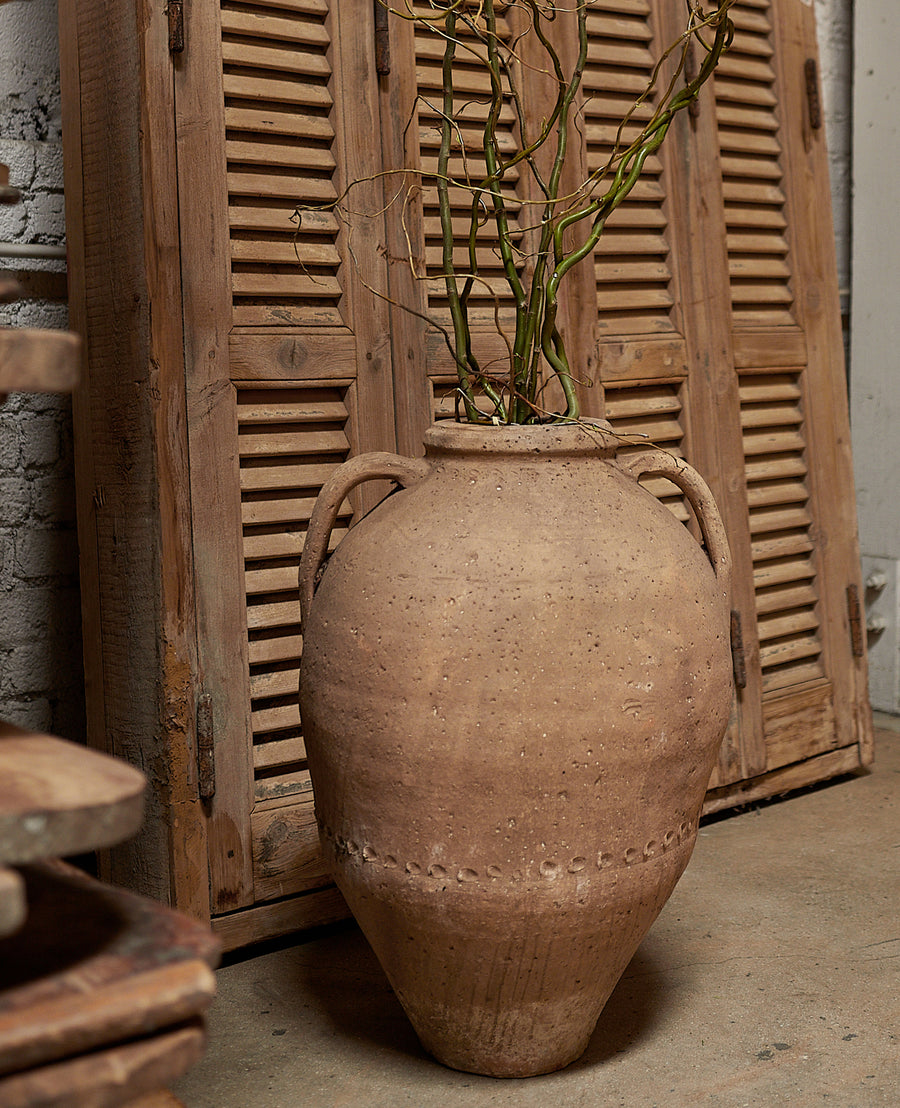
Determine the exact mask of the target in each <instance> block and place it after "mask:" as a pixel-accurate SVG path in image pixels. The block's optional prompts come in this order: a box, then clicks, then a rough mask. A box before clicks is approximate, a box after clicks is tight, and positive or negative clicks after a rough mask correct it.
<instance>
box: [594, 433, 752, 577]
mask: <svg viewBox="0 0 900 1108" xmlns="http://www.w3.org/2000/svg"><path fill="white" fill-rule="evenodd" d="M616 463H617V465H618V466H619V469H621V470H623V471H624V472H625V473H627V474H628V475H629V476H630V477H633V478H634V479H635V481H638V480H640V478H641V477H667V478H668V479H669V480H670V481H671V482H672V483H673V484H675V485H677V486H678V487H679V488H680V489H681V491H682V492H683V493H684V495H685V496H686V497H687V499H688V501H689V503H690V505H691V507H692V508H693V509H694V513H695V515H696V516H697V522H698V523H699V524H700V531H701V533H702V535H703V541H704V542H705V543H706V552H707V555H708V556H709V560H710V562H711V563H712V567H713V570H714V572H715V575H716V580H717V581H718V582H719V584H720V585H721V586H722V590H723V592H724V593H725V594H726V595H728V594H729V593H730V591H731V551H730V549H729V547H728V537H727V535H726V534H725V524H724V523H723V522H722V517H721V515H720V514H719V509H718V508H717V507H716V502H715V500H714V499H713V494H712V493H711V492H710V491H709V486H708V485H707V483H706V482H705V481H704V480H703V478H702V477H701V476H700V474H699V473H698V472H697V471H696V469H694V468H693V467H692V466H690V465H688V463H687V462H686V461H685V460H684V459H683V458H676V457H675V455H674V454H668V453H666V451H665V450H642V451H641V452H640V453H638V454H632V455H630V456H628V457H625V458H617V459H616Z"/></svg>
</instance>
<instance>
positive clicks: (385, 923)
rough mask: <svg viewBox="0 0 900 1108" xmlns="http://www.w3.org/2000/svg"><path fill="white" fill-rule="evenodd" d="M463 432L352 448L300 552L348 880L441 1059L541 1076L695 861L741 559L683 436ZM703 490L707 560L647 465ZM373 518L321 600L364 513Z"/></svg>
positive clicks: (318, 733) (697, 493)
mask: <svg viewBox="0 0 900 1108" xmlns="http://www.w3.org/2000/svg"><path fill="white" fill-rule="evenodd" d="M604 427H608V425H605V424H603V425H598V426H597V428H595V429H592V430H586V429H585V428H583V427H581V426H576V425H567V426H539V427H490V428H486V427H474V426H469V425H457V424H439V425H436V426H434V427H432V428H431V429H430V430H429V431H428V432H427V435H426V439H425V446H426V458H425V459H424V460H417V461H414V460H404V459H401V458H397V457H395V456H393V455H389V454H367V455H362V456H360V457H357V458H354V459H352V460H351V461H349V462H347V463H346V464H345V465H344V466H342V467H341V468H340V469H338V470H337V472H336V473H335V474H334V476H333V477H332V479H331V480H330V481H329V482H328V484H327V486H326V487H325V489H324V490H323V491H322V494H321V496H320V498H319V501H318V503H317V505H316V510H315V512H314V514H313V519H312V521H311V524H310V528H309V533H308V537H307V545H306V548H305V550H304V554H303V563H302V566H301V607H302V613H303V629H304V630H303V658H302V663H301V678H300V681H301V692H300V704H301V713H302V717H303V726H304V733H305V736H306V744H307V749H308V754H309V766H310V771H311V774H312V778H313V784H314V788H315V796H316V815H317V818H318V821H319V829H320V836H321V840H322V845H323V849H324V851H325V855H326V857H327V858H328V860H329V862H330V864H331V866H332V868H333V873H334V878H335V881H336V883H337V885H338V887H339V888H340V890H341V891H342V893H343V894H344V896H345V897H346V899H347V902H348V904H349V905H350V908H351V909H352V911H353V913H354V915H355V916H356V919H357V920H358V922H359V924H360V926H361V927H362V930H363V931H364V933H365V935H366V936H367V938H368V940H369V942H370V943H371V945H372V947H373V948H374V950H375V953H376V954H377V956H378V958H379V960H380V961H381V964H382V966H383V967H384V970H385V972H386V974H387V976H388V978H389V979H390V982H391V984H392V986H393V988H394V989H395V991H396V993H397V996H398V997H399V999H400V1001H401V1003H402V1004H403V1006H404V1008H405V1010H406V1012H407V1014H408V1016H409V1018H410V1020H411V1021H412V1023H413V1025H414V1027H415V1029H416V1031H417V1033H418V1035H419V1038H420V1040H421V1042H422V1044H423V1045H424V1046H425V1048H426V1049H427V1050H428V1051H430V1052H431V1053H432V1054H433V1055H434V1056H435V1057H436V1058H438V1059H439V1060H440V1061H442V1062H444V1063H446V1064H447V1065H449V1066H453V1067H454V1068H457V1069H462V1070H469V1071H473V1072H476V1073H483V1074H491V1075H494V1076H508V1077H523V1076H528V1075H531V1074H537V1073H545V1072H549V1071H551V1070H555V1069H559V1068H561V1067H562V1066H565V1065H567V1064H568V1063H569V1062H571V1061H573V1060H574V1059H575V1058H577V1057H578V1055H579V1054H581V1052H582V1051H583V1050H584V1048H585V1046H586V1045H587V1041H588V1038H589V1037H590V1035H591V1032H592V1030H593V1028H594V1025H595V1023H596V1021H597V1017H598V1016H599V1014H600V1011H601V1009H602V1008H603V1005H604V1004H605V1002H606V1000H607V998H608V997H609V995H610V993H611V992H612V990H613V988H614V986H615V984H616V982H617V981H618V979H619V977H620V975H621V974H622V972H623V970H624V969H625V967H626V966H627V964H628V962H629V960H630V959H631V957H632V955H633V954H634V952H635V950H636V949H637V946H638V944H639V943H640V941H641V939H642V938H643V936H644V934H645V933H646V931H647V929H648V928H649V926H650V924H651V923H652V922H653V920H654V919H655V918H656V916H657V914H658V913H659V911H660V909H661V908H662V906H663V904H664V903H665V901H666V899H667V898H668V896H669V894H670V893H671V892H672V889H673V888H674V886H675V883H676V881H677V880H678V878H679V877H680V876H681V873H682V872H683V870H684V868H685V866H686V864H687V862H688V858H689V857H690V854H691V850H692V849H693V846H694V841H695V839H696V835H697V821H698V817H699V813H700V807H701V803H702V801H703V796H704V792H705V790H706V787H707V783H708V781H709V776H710V773H711V770H712V767H713V763H714V761H715V758H716V753H717V750H718V746H719V743H720V741H721V738H722V734H723V731H724V729H725V725H726V722H727V720H728V716H729V712H730V707H731V655H730V648H729V606H728V592H729V555H728V546H727V542H726V540H725V536H724V530H723V527H722V523H721V520H720V518H719V515H718V512H717V511H716V509H715V505H714V503H713V500H712V497H711V495H710V493H709V490H708V489H707V487H706V485H705V484H704V483H703V481H702V480H701V478H700V477H699V476H698V475H697V474H696V472H695V471H694V470H692V469H691V468H690V467H689V466H688V465H686V463H684V462H683V461H680V460H678V459H676V458H673V457H672V456H670V455H668V454H665V453H663V452H662V451H659V450H648V451H646V452H642V453H641V454H640V455H632V456H629V457H628V458H627V459H623V460H616V457H615V452H616V439H615V438H614V437H613V436H612V435H611V434H610V433H608V431H606V430H604V429H603V428H604ZM644 474H664V475H665V476H667V477H668V478H670V479H671V480H672V481H674V482H675V483H676V484H677V485H679V486H680V487H681V489H682V490H683V491H684V493H685V494H686V496H687V497H688V499H689V500H690V501H691V503H692V504H693V505H694V508H695V511H696V512H697V514H698V518H699V523H700V527H701V530H702V533H703V536H704V539H705V543H706V548H707V551H708V555H709V556H707V554H706V553H704V551H703V549H702V548H701V546H700V545H698V543H697V542H696V541H695V539H694V538H693V537H692V535H691V534H690V533H689V531H688V530H687V528H685V527H684V526H683V525H682V524H680V523H679V522H677V520H676V519H675V518H674V516H673V515H672V514H671V513H670V512H669V511H668V509H667V508H665V507H664V506H662V505H661V504H660V503H659V502H658V501H657V500H655V499H654V497H653V496H651V495H650V493H648V492H647V491H645V490H644V489H643V488H642V487H641V486H640V485H639V484H638V483H637V480H636V478H637V477H639V476H641V475H644ZM384 477H388V478H391V479H393V480H395V481H397V482H399V483H400V484H401V485H404V486H407V487H405V488H404V489H403V490H402V491H399V492H397V493H396V494H395V495H393V496H390V497H388V498H387V499H386V500H385V501H383V502H382V504H381V505H380V506H379V507H378V508H377V509H376V510H375V511H373V512H372V513H370V514H369V515H368V516H366V517H365V518H364V519H363V520H361V521H360V523H359V525H358V526H356V527H355V528H353V529H352V530H351V531H350V532H349V533H348V534H347V535H346V537H345V538H344V539H343V540H342V542H341V543H340V545H339V546H338V548H337V550H336V551H335V553H334V554H333V556H332V558H331V560H330V561H329V562H328V565H327V568H326V569H325V571H324V574H323V576H322V579H321V583H320V584H319V586H318V590H317V591H316V592H315V596H314V595H313V583H314V580H315V578H316V574H317V570H318V569H319V567H320V563H321V561H322V559H323V555H324V552H325V550H326V549H327V544H328V537H329V534H330V531H331V527H332V526H333V523H334V520H335V517H336V514H337V511H338V507H339V506H340V504H341V502H342V501H344V499H345V497H346V495H347V493H348V491H349V490H350V489H351V488H352V487H354V486H355V485H357V484H359V483H360V482H361V481H364V480H368V479H370V478H384Z"/></svg>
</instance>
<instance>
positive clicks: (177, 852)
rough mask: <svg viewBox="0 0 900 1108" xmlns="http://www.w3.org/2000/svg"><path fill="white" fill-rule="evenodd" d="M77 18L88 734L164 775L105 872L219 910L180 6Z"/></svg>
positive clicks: (111, 6)
mask: <svg viewBox="0 0 900 1108" xmlns="http://www.w3.org/2000/svg"><path fill="white" fill-rule="evenodd" d="M59 18H60V35H59V38H60V47H61V50H60V78H61V85H62V93H63V147H64V155H65V158H64V162H65V195H66V208H67V213H66V234H67V245H68V251H69V277H70V286H71V296H70V301H69V309H70V319H71V325H72V327H73V329H74V330H75V331H77V332H78V333H79V334H80V335H82V337H83V339H84V342H85V360H86V368H87V371H86V374H85V380H84V381H83V382H82V385H81V387H80V388H78V389H77V390H76V391H75V394H74V398H73V419H74V431H75V440H76V486H77V508H78V528H79V535H80V540H81V541H80V550H79V554H80V558H79V561H80V568H81V588H82V615H83V634H84V645H85V649H84V658H85V685H86V705H87V722H88V741H89V743H90V744H91V745H93V746H96V747H98V748H100V749H103V750H106V751H107V752H108V753H112V754H116V755H119V756H121V757H124V758H125V759H126V760H128V761H130V762H131V763H133V764H142V765H144V766H145V767H146V769H147V772H148V784H149V787H148V791H147V810H146V817H145V820H144V825H143V827H142V829H141V832H140V834H139V835H138V836H136V837H135V838H134V839H132V840H130V841H129V842H128V843H126V844H124V845H122V846H120V847H117V848H116V849H115V850H114V851H112V852H111V854H110V855H109V856H108V857H104V859H103V860H102V872H103V875H104V876H106V877H108V878H109V879H110V880H114V881H118V882H119V883H122V884H125V883H131V884H132V885H133V886H134V887H136V888H139V889H141V891H143V892H145V893H146V894H147V895H151V896H154V897H156V898H158V899H160V900H164V901H169V902H174V903H177V904H178V905H179V906H180V907H182V908H183V909H184V910H186V911H188V912H190V913H191V914H193V915H195V916H197V917H198V918H203V917H207V918H208V912H209V900H208V883H207V870H208V866H207V858H206V840H205V819H204V813H203V810H202V807H201V805H200V804H199V802H198V798H197V787H196V780H197V775H196V764H195V758H194V751H195V745H196V744H195V713H196V704H197V695H198V693H197V665H196V658H195V644H196V629H195V623H194V600H193V568H192V562H191V557H192V554H191V523H190V499H189V486H190V479H189V475H188V472H187V437H186V430H185V413H184V365H183V335H184V322H183V319H182V313H181V268H180V256H179V228H178V200H177V187H176V166H175V141H174V134H173V129H174V112H173V103H172V97H173V93H172V82H173V72H172V58H171V55H170V54H169V49H168V18H167V15H166V12H165V7H164V6H160V5H159V4H153V3H150V2H149V0H137V2H133V0H110V2H107V0H78V3H67V4H61V5H60V7H59ZM194 45H195V44H194V43H192V48H193V46H194ZM176 828H177V830H176Z"/></svg>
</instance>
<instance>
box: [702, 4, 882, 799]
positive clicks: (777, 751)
mask: <svg viewBox="0 0 900 1108" xmlns="http://www.w3.org/2000/svg"><path fill="white" fill-rule="evenodd" d="M733 19H734V23H735V27H736V35H735V41H734V45H733V47H732V49H731V50H730V51H729V53H728V55H727V56H726V57H725V58H724V59H723V61H722V63H721V66H720V68H719V70H718V71H717V73H716V75H715V79H714V81H715V85H714V97H715V114H716V124H717V133H718V143H719V150H720V158H721V167H722V192H723V201H724V222H725V227H726V250H727V258H728V274H729V299H730V323H731V329H732V335H731V338H732V344H733V350H734V361H735V376H736V384H737V392H738V397H739V406H740V421H741V445H742V452H743V460H744V479H745V490H746V497H747V520H748V526H749V532H750V566H741V567H739V569H740V572H742V573H745V574H747V575H748V576H750V577H751V579H752V582H753V601H754V608H755V613H754V614H755V623H756V627H755V636H752V635H751V640H750V641H751V643H752V640H753V638H754V637H755V638H756V640H757V641H758V654H756V652H755V650H754V651H753V652H752V653H753V657H751V659H750V661H751V664H752V665H753V666H755V665H756V663H757V658H758V665H759V681H760V695H761V698H762V717H763V731H764V739H765V764H764V766H762V767H759V768H760V769H761V770H763V771H764V772H768V773H770V774H771V773H773V772H774V771H786V767H789V766H790V765H791V764H796V763H800V762H801V760H804V759H810V758H812V759H815V758H816V757H817V756H819V758H820V768H819V770H817V769H816V768H815V766H814V765H813V764H812V763H810V765H809V767H808V769H807V770H806V771H805V772H806V773H807V774H808V779H809V780H813V779H815V776H816V774H817V773H818V775H819V776H827V775H828V774H829V773H832V772H835V768H838V769H839V768H847V767H849V766H851V765H853V764H858V760H859V757H860V750H859V749H857V746H856V744H862V747H863V748H865V747H866V745H867V723H866V711H865V696H866V694H865V668H864V659H863V658H862V657H861V653H860V655H858V656H854V654H853V635H852V633H851V628H850V627H849V617H848V606H847V591H848V588H849V589H851V590H852V589H853V588H858V575H859V570H858V555H857V549H856V531H855V515H854V507H853V491H852V480H851V478H850V460H849V438H848V430H847V408H846V395H845V387H844V379H843V347H842V341H841V334H840V325H839V313H838V297H837V281H836V271H835V261H834V254H833V245H832V244H833V232H832V227H831V219H830V197H829V193H828V173H827V164H826V162H825V150H824V132H823V131H822V130H821V129H818V128H819V127H820V123H816V121H815V120H814V119H813V118H811V115H810V109H809V104H808V102H807V96H806V83H807V80H808V73H809V70H810V66H812V67H814V65H815V58H816V44H815V35H814V25H813V18H812V12H811V10H809V9H804V6H803V5H799V4H796V3H791V2H789V0H744V2H742V3H740V4H737V5H736V6H735V8H734V10H733ZM813 72H814V69H813ZM745 626H746V624H745ZM832 752H834V753H832ZM842 752H843V753H842ZM863 756H865V750H864V749H863Z"/></svg>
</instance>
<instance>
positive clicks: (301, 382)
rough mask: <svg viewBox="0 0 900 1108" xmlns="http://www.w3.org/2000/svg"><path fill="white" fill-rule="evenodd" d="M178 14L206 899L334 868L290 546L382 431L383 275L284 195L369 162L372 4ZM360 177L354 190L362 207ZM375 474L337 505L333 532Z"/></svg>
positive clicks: (264, 895) (355, 172)
mask: <svg viewBox="0 0 900 1108" xmlns="http://www.w3.org/2000/svg"><path fill="white" fill-rule="evenodd" d="M189 18H190V22H189V25H188V28H187V34H188V36H189V42H190V56H189V64H188V65H186V66H185V69H184V73H183V75H182V79H181V81H180V84H178V85H177V86H176V97H177V99H176V109H177V113H178V119H179V134H180V142H181V156H180V160H179V164H180V166H181V176H182V180H181V187H182V197H183V199H182V204H183V217H182V223H183V249H184V251H185V255H186V256H188V257H192V258H194V259H195V261H196V259H201V260H202V264H192V266H191V267H190V268H189V272H188V277H187V280H186V283H185V313H186V318H187V319H188V321H189V325H188V327H187V328H186V333H187V347H188V349H187V378H188V400H189V414H190V421H191V426H190V429H189V432H190V449H191V480H192V495H193V501H194V545H195V553H196V564H197V605H198V621H199V632H198V634H199V656H200V667H201V681H202V689H203V693H204V694H205V695H206V696H208V698H209V705H210V712H211V722H210V727H211V736H210V739H209V741H211V742H212V743H213V744H214V747H215V770H216V780H215V791H214V794H213V795H211V796H210V797H209V798H208V804H209V853H210V872H211V884H212V904H213V911H214V912H219V913H227V912H230V911H232V910H235V909H240V908H245V907H248V906H251V905H264V904H265V903H267V902H272V901H277V900H279V899H280V898H283V897H286V896H288V895H289V894H293V893H301V892H305V891H308V890H311V889H316V888H318V887H320V886H323V885H325V884H326V883H327V880H328V879H327V877H326V875H325V871H324V867H323V865H322V863H321V860H320V857H319V852H318V838H317V833H316V827H315V819H314V813H313V801H312V791H311V785H310V781H309V775H308V772H307V769H306V754H305V749H304V745H303V734H302V726H301V721H300V717H299V709H298V703H297V690H298V672H299V657H300V651H301V647H302V643H301V637H300V615H299V606H298V600H297V572H298V565H299V557H300V552H301V550H302V547H303V537H304V534H305V529H306V525H307V521H308V519H309V515H310V512H311V509H312V505H313V503H314V501H315V498H316V495H317V493H318V491H319V489H320V488H321V486H322V484H323V482H324V481H325V480H326V478H327V476H328V474H329V473H330V472H331V471H332V470H333V469H334V468H335V467H336V466H337V465H339V464H340V463H341V462H342V461H344V460H345V459H346V458H347V457H348V456H349V455H350V454H351V453H352V452H356V451H360V450H370V449H393V447H394V432H393V399H392V386H391V377H390V361H389V349H388V337H387V336H388V323H387V316H386V312H385V310H384V309H383V307H382V306H381V305H380V304H379V302H378V301H377V300H374V301H373V299H372V298H371V297H370V296H369V295H368V294H365V293H364V290H363V288H362V284H363V282H369V281H375V280H381V281H382V283H383V273H381V271H380V269H379V267H381V266H382V265H383V263H382V262H381V260H380V254H379V253H378V252H377V249H376V247H377V244H378V242H380V241H383V230H380V229H379V226H378V221H377V219H376V220H371V221H370V222H369V223H368V224H367V225H366V227H364V228H363V229H362V230H361V231H360V232H358V233H357V234H356V235H355V237H354V239H353V242H352V244H351V243H350V242H349V241H348V236H347V234H346V230H345V229H344V228H342V227H341V225H340V223H339V220H338V219H337V218H336V217H335V216H334V215H333V214H331V213H330V212H327V211H323V212H318V211H312V212H305V213H304V214H303V216H302V217H301V218H299V219H298V217H297V216H296V215H295V214H294V213H295V209H296V207H297V205H298V204H307V205H313V206H315V205H317V204H327V203H328V202H329V201H332V200H334V198H335V197H336V196H337V195H338V193H339V192H340V190H341V189H343V188H344V187H345V185H346V183H347V182H348V181H350V180H353V179H356V178H367V177H369V175H370V174H371V172H372V168H373V165H372V162H373V157H375V156H376V149H375V145H374V141H375V139H374V136H376V135H377V133H378V108H377V103H376V101H375V90H376V81H375V75H374V69H373V63H372V57H371V30H372V27H371V24H372V6H371V4H367V3H364V2H363V0H358V2H357V0H350V2H346V0H342V2H341V3H340V5H338V4H337V3H336V0H264V2H262V3H257V2H254V3H253V4H243V3H227V4H223V5H222V7H221V9H219V8H218V6H217V5H216V4H215V3H212V2H211V0H197V2H196V3H193V4H192V5H190V12H189ZM351 90H352V91H351ZM200 121H202V123H201V122H200ZM376 192H377V190H376V189H375V187H374V185H372V184H363V185H362V186H360V188H359V189H358V190H357V193H356V198H357V199H359V200H360V202H361V203H368V202H372V207H373V208H374V209H375V210H377V209H378V207H379V206H380V205H379V203H378V202H377V197H376ZM373 198H374V200H373ZM351 250H355V251H357V252H358V255H359V257H360V258H361V259H362V260H361V261H360V268H359V269H358V268H357V266H356V264H355V262H354V259H353V257H352V256H351ZM372 496H373V494H372V493H371V492H366V493H364V494H363V495H362V499H361V500H359V501H355V502H354V504H350V503H349V502H348V503H347V504H346V505H345V507H344V511H343V513H342V516H341V519H340V521H339V525H338V528H337V529H336V531H335V536H334V540H333V541H334V542H337V541H338V540H339V538H340V536H341V534H342V533H343V532H344V531H345V530H346V528H347V526H348V525H349V524H350V522H351V519H352V517H353V515H354V510H355V509H356V510H358V509H359V508H360V506H361V504H363V503H370V502H371V499H372ZM226 918H227V917H226Z"/></svg>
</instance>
